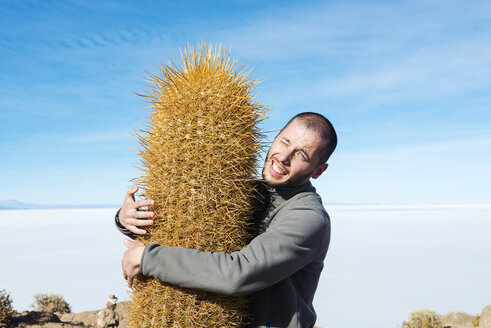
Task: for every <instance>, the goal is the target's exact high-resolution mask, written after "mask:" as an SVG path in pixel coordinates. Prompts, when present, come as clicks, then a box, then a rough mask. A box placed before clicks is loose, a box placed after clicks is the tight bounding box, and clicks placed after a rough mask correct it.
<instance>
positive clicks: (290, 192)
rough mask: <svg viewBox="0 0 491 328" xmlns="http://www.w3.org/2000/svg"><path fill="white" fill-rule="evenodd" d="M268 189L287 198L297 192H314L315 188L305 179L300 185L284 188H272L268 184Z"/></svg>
mask: <svg viewBox="0 0 491 328" xmlns="http://www.w3.org/2000/svg"><path fill="white" fill-rule="evenodd" d="M268 189H269V190H270V191H271V192H273V193H277V194H278V195H280V196H281V197H282V198H285V199H289V198H291V197H293V196H295V195H296V194H298V193H301V192H305V191H313V192H315V188H314V187H313V186H312V183H311V182H310V180H309V181H307V182H306V183H304V184H303V185H300V186H293V187H286V188H274V187H271V186H269V185H268Z"/></svg>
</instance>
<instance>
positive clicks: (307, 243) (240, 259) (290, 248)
mask: <svg viewBox="0 0 491 328" xmlns="http://www.w3.org/2000/svg"><path fill="white" fill-rule="evenodd" d="M300 204H301V205H299V206H298V207H297V208H294V209H291V210H290V211H289V212H288V213H287V214H286V215H285V216H283V217H281V218H279V219H278V222H277V223H275V224H274V226H271V227H269V228H268V229H267V230H266V232H264V233H263V234H261V235H259V236H257V237H256V238H254V239H253V240H252V241H251V243H250V244H249V245H248V246H247V247H245V248H244V249H242V250H240V251H237V252H234V253H231V254H227V253H225V252H216V253H212V252H201V251H198V250H194V249H186V248H179V247H166V246H159V245H158V244H150V245H148V246H147V247H145V248H144V250H143V249H142V250H143V256H142V257H141V262H140V263H138V266H140V267H139V269H140V270H141V273H142V274H143V275H146V276H152V277H155V278H158V279H160V280H161V281H164V282H168V283H171V284H174V285H177V286H180V287H185V288H193V289H200V290H206V291H210V292H215V293H220V294H227V295H239V294H242V293H249V292H254V291H256V290H260V289H263V288H266V287H268V286H271V285H273V284H275V283H277V282H279V281H281V280H283V279H284V278H286V277H288V276H290V275H292V274H293V273H295V272H296V271H298V270H300V269H302V268H303V267H305V266H306V265H307V264H309V263H310V262H311V261H312V260H313V259H314V258H315V257H316V256H318V254H319V252H325V251H327V247H328V244H329V237H330V223H329V218H328V216H327V213H325V211H319V210H318V208H315V209H313V208H312V207H311V206H308V205H305V204H304V203H303V202H300Z"/></svg>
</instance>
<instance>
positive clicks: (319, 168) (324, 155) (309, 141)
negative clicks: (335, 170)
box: [263, 112, 337, 187]
mask: <svg viewBox="0 0 491 328" xmlns="http://www.w3.org/2000/svg"><path fill="white" fill-rule="evenodd" d="M336 145H337V135H336V131H335V130H334V127H333V126H332V124H331V122H329V120H328V119H327V118H325V117H324V116H322V115H321V114H318V113H312V112H305V113H300V114H298V115H295V116H294V117H293V118H292V119H291V120H290V121H288V123H287V124H286V125H285V127H284V128H283V129H281V130H280V133H279V134H278V135H277V136H276V138H275V139H274V141H273V144H272V145H271V148H270V149H269V152H268V155H267V156H266V161H265V163H264V168H263V179H264V180H265V181H266V182H267V183H268V184H269V185H271V186H273V187H292V186H299V185H302V184H304V183H306V182H307V181H308V180H309V179H310V178H314V179H317V178H318V177H319V176H320V175H321V174H322V173H323V172H324V171H325V170H326V169H327V166H328V165H327V163H326V162H327V160H328V159H329V157H330V156H331V154H332V153H333V152H334V149H335V148H336Z"/></svg>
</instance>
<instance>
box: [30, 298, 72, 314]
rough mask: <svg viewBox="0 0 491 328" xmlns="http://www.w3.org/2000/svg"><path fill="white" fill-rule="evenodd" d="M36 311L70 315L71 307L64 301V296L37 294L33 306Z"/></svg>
mask: <svg viewBox="0 0 491 328" xmlns="http://www.w3.org/2000/svg"><path fill="white" fill-rule="evenodd" d="M31 306H32V307H33V308H34V310H35V311H42V312H49V313H54V312H59V313H70V312H71V309H70V305H69V304H68V303H67V302H66V301H65V300H64V299H63V296H61V295H56V294H36V295H34V304H32V305H31Z"/></svg>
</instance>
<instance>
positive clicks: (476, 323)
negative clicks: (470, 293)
mask: <svg viewBox="0 0 491 328" xmlns="http://www.w3.org/2000/svg"><path fill="white" fill-rule="evenodd" d="M480 321H481V316H480V315H479V314H476V315H475V316H474V318H472V325H473V326H474V327H479V322H480Z"/></svg>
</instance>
